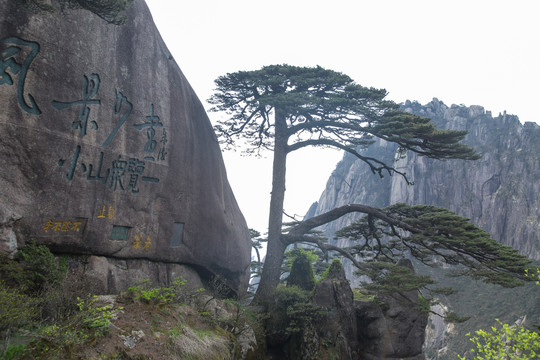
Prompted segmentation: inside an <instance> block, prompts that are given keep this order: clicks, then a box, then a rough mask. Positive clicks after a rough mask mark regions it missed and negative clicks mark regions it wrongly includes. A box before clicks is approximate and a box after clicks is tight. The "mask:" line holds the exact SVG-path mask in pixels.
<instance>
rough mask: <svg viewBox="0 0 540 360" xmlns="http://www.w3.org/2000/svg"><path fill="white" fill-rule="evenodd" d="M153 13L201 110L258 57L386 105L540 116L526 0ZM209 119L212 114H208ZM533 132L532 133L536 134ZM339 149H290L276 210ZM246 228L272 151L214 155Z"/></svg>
mask: <svg viewBox="0 0 540 360" xmlns="http://www.w3.org/2000/svg"><path fill="white" fill-rule="evenodd" d="M146 3H147V4H148V6H149V7H150V10H151V12H152V15H153V17H154V21H155V23H156V24H157V27H158V29H159V31H160V33H161V35H162V37H163V39H164V40H165V42H166V44H167V46H168V48H169V50H170V51H171V53H172V54H173V56H174V58H175V60H176V62H177V63H178V64H179V66H180V68H181V69H182V71H183V73H184V74H185V76H186V77H187V79H188V81H189V82H190V84H191V85H192V87H193V88H194V89H195V92H196V93H197V95H198V96H199V98H200V99H201V101H202V102H203V105H205V107H206V108H207V109H209V108H210V106H209V104H208V103H207V102H206V100H207V99H208V98H209V97H210V95H211V94H212V90H213V89H214V80H215V79H216V78H217V77H218V76H220V75H224V74H226V73H230V72H235V71H239V70H257V69H260V68H261V67H262V66H264V65H271V64H283V63H286V64H290V65H298V66H315V65H320V66H322V67H325V68H328V69H332V70H336V71H340V72H343V73H345V74H347V75H349V76H350V77H352V78H353V79H354V80H355V81H356V82H357V83H359V84H361V85H364V86H373V87H377V88H384V89H386V90H387V91H388V92H389V95H388V98H389V99H391V100H394V101H396V102H404V101H405V100H407V99H409V100H417V101H419V102H420V103H422V104H425V103H427V102H429V101H430V100H431V99H432V98H434V97H437V98H438V99H439V100H442V101H443V102H444V103H445V104H447V105H451V104H464V105H467V106H470V105H482V106H484V108H485V109H486V110H490V111H492V113H493V115H494V116H496V115H497V114H498V113H499V112H502V111H505V110H506V111H507V112H508V113H510V114H515V115H518V116H519V118H520V120H521V122H525V121H534V122H538V123H540V113H539V111H538V103H539V101H540V88H539V86H540V3H539V2H538V1H537V0H514V1H508V0H505V1H499V0H491V1H484V0H465V1H463V0H452V1H447V0H423V1H420V0H408V1H404V0H378V1H377V0H369V1H366V0H333V1H318V0H311V1H305V0H287V1H283V0H274V1H257V0H228V1H223V0H197V1H186V0H146ZM209 116H210V119H211V120H212V119H213V120H215V119H216V118H217V116H219V115H218V114H216V113H209ZM539 141H540V139H539ZM341 157H342V154H341V153H339V152H335V151H331V150H318V151H304V152H299V153H293V154H291V155H290V156H289V162H288V167H287V194H286V203H285V211H286V212H287V213H290V214H297V215H300V216H301V215H303V214H305V212H306V211H307V209H308V208H309V206H310V205H311V203H312V202H314V201H316V200H318V198H319V196H320V194H321V192H322V191H323V190H324V187H325V184H326V180H327V179H328V177H329V176H330V174H331V172H332V170H333V169H334V168H335V165H336V164H337V162H338V161H339V160H340V159H341ZM224 158H225V163H226V166H227V173H228V177H229V182H230V183H231V186H232V188H233V191H234V193H235V196H236V198H237V200H238V203H239V205H240V208H241V209H242V211H243V213H244V216H245V217H246V220H247V222H248V226H249V227H251V228H255V229H257V230H259V231H261V232H265V231H266V226H267V214H268V206H269V195H270V177H271V162H270V158H271V154H268V158H267V159H256V158H250V157H240V155H239V154H238V153H225V154H224Z"/></svg>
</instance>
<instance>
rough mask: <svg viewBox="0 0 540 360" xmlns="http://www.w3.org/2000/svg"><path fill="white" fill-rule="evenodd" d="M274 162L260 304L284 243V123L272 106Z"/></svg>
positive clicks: (275, 278)
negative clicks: (282, 231)
mask: <svg viewBox="0 0 540 360" xmlns="http://www.w3.org/2000/svg"><path fill="white" fill-rule="evenodd" d="M275 124H276V128H275V131H276V133H275V143H274V162H273V169H272V170H273V171H272V194H271V196H270V215H269V219H268V247H267V251H266V259H265V261H264V265H263V271H262V275H261V281H260V283H259V287H258V288H257V293H256V294H255V298H254V300H253V301H254V302H255V303H257V304H264V303H266V302H267V300H269V299H271V297H272V293H273V292H274V289H275V288H276V287H277V285H278V283H279V277H280V275H281V264H282V263H283V257H284V254H285V248H286V246H285V245H284V244H283V242H282V241H281V239H280V237H281V227H282V223H283V203H284V201H285V173H286V167H287V140H288V137H287V134H286V132H287V123H286V119H285V117H284V116H281V115H280V113H279V111H278V110H276V120H275Z"/></svg>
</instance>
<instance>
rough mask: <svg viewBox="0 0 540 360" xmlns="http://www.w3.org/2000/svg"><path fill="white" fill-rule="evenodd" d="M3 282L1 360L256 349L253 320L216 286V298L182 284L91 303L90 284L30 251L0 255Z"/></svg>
mask: <svg viewBox="0 0 540 360" xmlns="http://www.w3.org/2000/svg"><path fill="white" fill-rule="evenodd" d="M0 277H1V279H2V281H1V282H0V341H1V342H0V359H2V360H8V359H81V358H83V359H158V358H163V359H203V358H204V359H229V358H233V357H234V356H237V357H238V356H239V355H240V352H241V351H244V352H245V349H244V350H242V349H241V348H240V346H239V341H241V340H242V338H246V339H248V340H243V341H248V342H249V341H252V342H254V341H255V338H254V337H255V333H254V332H253V329H254V328H256V326H254V325H250V326H249V327H248V326H247V324H248V322H250V321H253V319H254V318H253V316H252V315H251V314H250V313H249V312H248V311H247V310H246V309H245V307H242V306H240V304H238V302H236V301H235V300H231V299H229V300H219V299H218V298H217V297H218V296H219V292H220V283H219V281H214V282H212V283H211V284H209V287H210V288H213V290H215V293H216V294H217V295H215V296H214V295H209V293H208V292H207V291H205V290H204V289H195V288H192V287H190V286H189V284H187V283H186V281H185V280H183V279H181V278H176V279H174V280H173V281H172V282H171V283H170V284H169V285H168V286H164V287H157V286H155V285H153V284H151V283H150V282H149V281H144V282H141V283H139V284H137V285H135V286H132V287H130V288H128V289H126V290H125V291H122V292H121V293H120V294H119V295H117V296H96V295H94V294H93V293H92V291H93V289H95V288H96V287H95V285H96V284H95V283H93V282H92V281H91V280H90V279H89V278H88V277H84V274H82V273H78V272H70V271H68V266H67V259H64V258H61V259H60V261H58V260H57V259H56V258H55V257H54V256H53V254H52V253H51V252H50V251H49V250H48V248H47V247H46V246H44V245H36V244H35V243H31V244H29V245H27V246H25V247H24V248H23V249H22V250H21V251H19V252H18V254H17V257H16V259H14V260H12V259H9V258H7V257H6V256H4V255H1V257H0ZM249 339H251V340H249ZM136 344H140V345H138V346H135V345H136ZM235 354H236V355H235Z"/></svg>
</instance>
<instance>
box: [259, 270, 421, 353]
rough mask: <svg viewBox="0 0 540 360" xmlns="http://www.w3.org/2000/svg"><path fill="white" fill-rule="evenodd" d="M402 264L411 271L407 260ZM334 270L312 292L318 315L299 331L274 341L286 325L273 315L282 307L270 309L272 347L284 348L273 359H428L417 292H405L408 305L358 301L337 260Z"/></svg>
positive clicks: (382, 300) (388, 299)
mask: <svg viewBox="0 0 540 360" xmlns="http://www.w3.org/2000/svg"><path fill="white" fill-rule="evenodd" d="M400 265H402V266H410V267H412V265H411V263H410V261H408V260H404V263H400ZM330 269H331V270H332V271H330V272H329V273H328V274H327V276H326V277H325V278H324V279H322V280H321V281H319V282H318V283H317V285H316V286H315V289H314V290H313V292H312V294H311V300H310V302H311V303H310V305H311V306H312V307H313V309H314V310H316V311H315V312H312V313H311V315H310V316H309V319H304V321H303V322H302V329H301V330H300V331H299V332H297V333H296V334H293V335H292V336H282V337H280V338H278V337H276V336H275V335H276V334H277V332H276V331H275V329H278V328H279V325H280V323H281V324H283V323H284V321H283V319H281V320H280V318H279V317H277V316H276V315H275V313H277V312H279V309H277V308H276V309H274V311H271V318H273V319H274V320H273V324H272V325H273V326H271V327H269V329H274V331H273V333H272V335H271V336H267V341H268V345H269V346H271V347H272V349H273V350H276V349H277V350H281V351H280V352H276V353H275V354H274V357H272V358H281V359H285V358H287V359H289V358H291V359H293V358H294V359H295V358H300V359H304V360H312V359H313V360H315V359H344V360H346V359H351V360H352V359H366V360H379V359H388V360H397V359H409V360H423V359H424V355H423V354H422V344H423V343H424V331H425V327H426V325H427V321H428V314H427V312H425V311H420V310H419V302H418V293H417V292H416V291H410V292H407V293H405V294H404V296H405V297H406V300H405V301H404V299H403V298H399V297H396V298H393V297H391V296H385V297H378V298H377V299H376V300H375V301H360V300H355V299H354V294H353V291H352V290H351V287H350V285H349V281H348V280H347V279H346V277H345V272H344V270H343V267H342V266H341V265H340V264H339V262H337V265H336V264H334V263H333V264H332V265H331V268H330ZM289 306H291V304H289ZM292 306H293V307H294V306H295V305H292ZM277 320H280V321H277ZM281 327H282V328H283V327H284V326H283V325H281ZM281 334H284V332H283V331H282V332H281Z"/></svg>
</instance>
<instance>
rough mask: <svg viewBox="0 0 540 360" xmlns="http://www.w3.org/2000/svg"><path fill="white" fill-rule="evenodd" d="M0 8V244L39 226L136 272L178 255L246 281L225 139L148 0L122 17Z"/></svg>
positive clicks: (10, 4) (68, 246) (244, 236)
mask: <svg viewBox="0 0 540 360" xmlns="http://www.w3.org/2000/svg"><path fill="white" fill-rule="evenodd" d="M0 8H1V9H2V12H1V13H0V55H1V57H0V107H1V109H2V111H1V112H0V132H1V133H2V136H1V137H0V169H1V170H0V250H1V251H4V252H8V253H13V252H14V251H15V250H16V249H17V247H20V246H21V245H22V244H23V243H24V241H27V240H28V239H31V238H34V239H36V240H37V242H38V243H43V244H46V245H48V246H49V247H50V248H51V249H52V250H53V252H55V253H63V254H73V255H85V256H96V257H99V258H100V260H99V262H100V263H101V265H100V268H99V271H103V272H104V270H103V268H110V269H117V268H118V264H119V263H122V264H123V265H125V266H126V268H125V269H122V271H125V272H126V274H127V275H126V276H125V277H126V278H130V277H132V278H138V277H140V275H141V274H142V272H144V273H145V276H150V277H159V278H166V277H167V276H169V277H170V276H172V273H174V271H172V270H171V269H172V268H174V267H175V266H174V264H181V265H183V266H189V267H190V268H191V269H194V270H195V271H196V272H197V273H198V274H199V275H200V276H202V277H203V278H205V277H211V276H212V275H221V276H222V277H223V278H226V279H228V281H229V285H230V286H231V288H232V289H234V290H235V291H239V290H241V289H243V288H245V287H246V286H247V282H248V278H249V263H250V251H251V246H250V238H249V232H248V229H247V226H246V223H245V220H244V217H243V215H242V213H241V212H240V210H239V208H238V205H237V203H236V200H235V198H234V195H233V193H232V191H231V189H230V186H229V184H228V181H227V175H226V171H225V167H224V163H223V159H222V156H221V152H220V148H219V145H218V142H217V139H216V137H215V134H214V132H213V130H212V126H211V124H210V121H209V119H208V117H207V115H206V113H205V110H204V108H203V106H202V105H201V103H200V101H199V100H198V98H197V96H196V95H195V93H194V91H193V89H192V88H191V86H190V85H189V83H188V81H187V79H186V78H185V77H184V75H183V74H182V72H181V70H180V68H179V67H178V65H177V64H176V62H175V60H174V59H173V57H172V55H171V54H170V52H169V50H168V49H167V47H166V46H165V44H164V43H163V40H162V39H161V36H160V35H159V32H158V31H157V29H156V27H155V25H154V23H153V21H152V17H151V15H150V12H149V10H148V8H147V6H146V4H145V3H144V1H143V0H135V1H134V3H133V5H132V6H131V8H130V9H129V11H128V13H127V19H128V20H127V22H126V24H125V25H122V26H115V25H111V24H107V23H106V22H105V21H103V20H102V19H100V18H99V17H97V16H95V15H94V14H92V13H90V12H88V11H85V10H66V11H65V13H62V12H56V13H41V14H34V13H31V12H29V11H28V9H26V8H25V7H24V6H22V5H21V2H18V1H11V0H0ZM135 260H136V261H135ZM141 262H145V264H144V265H142V264H141ZM105 263H106V264H105ZM135 263H137V264H135ZM141 269H146V270H144V271H143V270H141ZM151 269H159V272H164V273H169V274H168V275H165V274H164V273H160V274H157V273H156V271H158V270H151ZM111 271H112V270H111ZM171 271H172V272H171ZM113 272H114V271H113ZM108 276H109V275H108ZM114 289H116V285H114V284H113V286H112V287H110V288H109V289H108V290H111V291H112V290H114Z"/></svg>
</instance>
